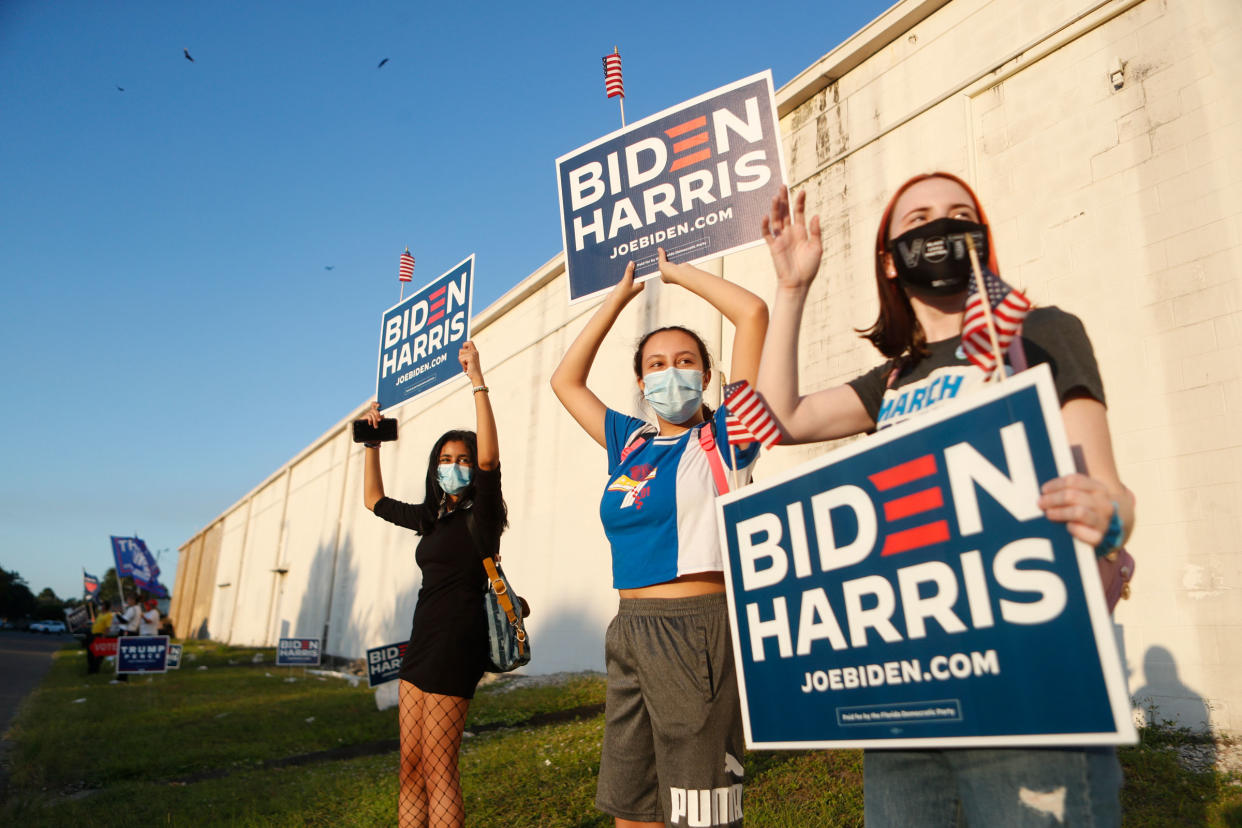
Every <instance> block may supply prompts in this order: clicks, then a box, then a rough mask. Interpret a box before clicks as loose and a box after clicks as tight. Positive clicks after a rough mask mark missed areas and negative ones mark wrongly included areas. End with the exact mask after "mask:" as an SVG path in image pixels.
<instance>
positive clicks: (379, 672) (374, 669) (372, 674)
mask: <svg viewBox="0 0 1242 828" xmlns="http://www.w3.org/2000/svg"><path fill="white" fill-rule="evenodd" d="M409 643H410V642H408V641H400V642H398V643H396V644H385V645H383V646H382V647H372V648H371V649H369V650H367V682H368V684H369V686H371V687H376V686H378V685H381V684H383V683H384V682H388V681H392V680H393V679H395V678H396V677H397V674H398V673H400V672H401V659H403V658H405V648H406V647H407V646H409Z"/></svg>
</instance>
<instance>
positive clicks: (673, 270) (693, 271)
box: [656, 247, 714, 287]
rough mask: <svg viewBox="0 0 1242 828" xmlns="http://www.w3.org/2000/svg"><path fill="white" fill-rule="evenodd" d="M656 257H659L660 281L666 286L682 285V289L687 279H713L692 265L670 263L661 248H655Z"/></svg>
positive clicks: (710, 275) (704, 271)
mask: <svg viewBox="0 0 1242 828" xmlns="http://www.w3.org/2000/svg"><path fill="white" fill-rule="evenodd" d="M656 255H657V256H658V257H659V261H660V281H662V282H665V283H666V284H670V285H682V286H683V287H684V286H685V284H686V281H687V280H688V279H693V278H695V277H696V276H706V277H708V278H714V277H713V276H712V274H710V273H708V272H707V271H706V270H701V269H699V268H697V267H695V266H694V265H689V264H678V263H677V262H670V261H669V260H668V254H667V253H665V252H664V248H663V247H657V248H656Z"/></svg>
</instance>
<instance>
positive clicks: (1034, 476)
mask: <svg viewBox="0 0 1242 828" xmlns="http://www.w3.org/2000/svg"><path fill="white" fill-rule="evenodd" d="M1073 470H1074V466H1073V461H1072V457H1071V452H1070V446H1069V445H1068V443H1067V441H1066V438H1065V434H1064V426H1063V424H1062V422H1061V416H1060V405H1059V404H1058V401H1057V395H1056V391H1055V389H1054V387H1053V384H1052V378H1051V375H1050V373H1049V372H1048V369H1047V367H1046V366H1038V367H1036V368H1034V369H1032V370H1029V371H1024V372H1022V373H1021V374H1018V375H1017V376H1015V377H1013V378H1012V379H1009V380H1007V381H1005V382H1004V383H1001V384H999V385H997V386H995V387H991V388H987V387H985V389H983V390H980V391H977V392H975V393H974V394H972V395H970V396H969V397H968V398H966V399H963V400H957V401H954V402H953V403H950V404H947V405H944V406H942V407H938V408H936V409H933V410H932V411H929V412H927V413H926V414H924V415H922V416H920V417H917V418H915V419H914V420H912V421H909V422H907V423H904V424H902V425H898V426H894V427H892V428H889V429H885V430H883V431H881V432H879V433H878V434H876V435H873V436H871V437H868V438H865V439H862V440H859V441H856V442H854V443H852V444H850V445H848V446H846V447H845V448H842V449H840V450H838V451H835V452H831V453H829V454H827V455H825V456H824V457H822V458H819V459H817V460H814V461H812V462H810V463H807V464H804V465H803V466H800V467H798V468H795V469H793V470H791V471H789V472H787V473H785V474H782V475H779V476H777V477H776V478H774V479H770V480H765V481H763V482H761V483H758V484H756V485H753V486H750V487H748V488H746V489H742V490H741V491H738V492H735V493H732V494H729V495H726V496H725V497H722V498H721V499H720V500H719V501H718V516H719V520H720V531H721V533H722V534H721V537H722V539H723V543H724V545H725V547H726V549H727V556H728V561H727V564H726V581H727V586H728V592H729V609H730V613H731V615H732V622H733V637H734V640H733V645H734V654H735V656H736V659H737V665H738V671H739V676H740V678H741V685H742V698H743V716H744V723H745V730H746V741H747V744H749V745H750V746H752V747H758V748H790V747H806V748H811V747H978V746H996V747H999V746H1015V745H1067V744H1075V745H1087V744H1116V743H1124V742H1130V741H1133V740H1134V738H1135V734H1134V728H1133V724H1132V722H1131V720H1130V710H1129V705H1128V703H1127V698H1126V691H1125V685H1124V682H1123V679H1122V673H1121V668H1120V664H1119V660H1118V656H1117V648H1116V642H1115V639H1114V637H1113V632H1112V625H1111V619H1110V618H1109V615H1108V610H1107V608H1106V606H1105V603H1104V597H1103V590H1102V587H1101V585H1100V578H1099V574H1098V570H1097V568H1096V562H1095V554H1094V550H1092V549H1090V548H1089V547H1087V546H1086V545H1084V544H1082V543H1079V542H1077V541H1075V540H1074V539H1073V538H1072V537H1071V536H1070V534H1069V532H1068V530H1067V529H1066V528H1065V526H1064V525H1063V524H1058V523H1053V522H1051V521H1049V520H1048V519H1047V518H1046V517H1044V514H1043V512H1042V511H1041V510H1040V508H1039V506H1038V505H1037V500H1038V498H1039V491H1040V486H1041V485H1042V484H1043V483H1044V482H1046V481H1048V480H1050V479H1052V478H1055V477H1058V476H1060V475H1062V474H1067V473H1070V472H1072V471H1073Z"/></svg>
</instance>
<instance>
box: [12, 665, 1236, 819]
mask: <svg viewBox="0 0 1242 828" xmlns="http://www.w3.org/2000/svg"><path fill="white" fill-rule="evenodd" d="M256 654H261V655H262V657H263V658H264V659H265V661H266V663H259V664H255V663H253V661H252V659H253V657H254V656H255V655H256ZM272 659H273V655H272V651H271V650H255V649H245V648H229V647H221V646H218V645H215V644H209V643H207V644H204V643H187V644H186V646H185V658H184V661H183V667H182V669H181V670H180V671H175V672H170V673H168V674H167V675H162V676H153V677H149V678H143V677H133V678H131V680H130V681H129V682H128V684H109V683H108V680H109V679H110V678H111V676H110V675H107V674H101V675H98V676H87V675H85V661H84V659H83V657H82V655H81V651H80V650H73V649H66V650H63V651H61V652H60V653H58V654H57V656H56V660H55V663H54V665H53V667H52V671H51V672H50V673H49V674H48V677H47V679H46V680H45V681H44V683H43V685H42V686H41V687H40V688H39V689H38V690H37V691H35V693H34V694H33V695H32V696H31V698H30V699H29V700H28V701H27V703H26V704H25V705H24V706H23V708H22V710H21V712H20V714H19V716H18V720H17V722H16V724H15V725H14V726H13V728H12V730H11V731H10V733H9V734H8V737H9V739H11V740H12V741H13V742H15V747H14V749H13V751H12V753H11V754H10V756H9V757H8V763H9V766H10V767H9V771H10V775H9V781H8V790H7V796H6V798H5V800H4V802H3V803H2V804H0V825H22V826H65V825H77V826H95V825H99V826H113V825H115V826H129V825H142V824H146V825H152V824H159V825H194V826H197V825H242V826H251V825H253V826H284V825H288V826H295V825H297V826H301V825H316V826H318V825H322V826H341V825H368V826H369V825H392V824H395V821H396V796H397V783H396V770H397V755H396V753H395V752H394V751H393V750H392V743H393V740H394V739H395V737H396V734H397V719H396V711H395V710H386V711H377V710H376V709H375V702H374V698H373V695H372V692H371V691H370V690H368V689H367V688H366V686H365V682H364V683H362V684H360V685H359V686H358V687H351V686H350V685H349V684H348V683H347V682H344V681H341V680H339V679H332V678H320V677H315V676H312V675H310V674H306V673H303V672H302V671H301V670H300V669H289V668H276V667H274V666H273V664H272ZM204 667H205V668H206V669H201V668H204ZM603 697H604V685H603V679H602V678H601V677H598V676H589V677H583V678H576V679H572V680H570V681H569V682H567V683H565V684H561V685H557V686H539V687H522V688H516V689H513V688H509V689H506V682H505V680H503V679H502V680H500V681H498V682H496V683H494V684H492V685H489V686H487V687H485V688H482V689H481V690H480V691H479V693H478V694H477V696H476V697H475V701H474V703H473V704H472V705H471V710H470V720H469V722H468V725H467V729H468V731H472V732H473V734H474V735H472V736H470V737H468V738H467V739H466V740H465V744H464V746H463V750H462V761H461V770H462V785H463V789H464V791H465V796H466V813H467V814H468V817H467V821H468V823H469V824H471V825H481V826H489V825H498V826H505V828H526V827H527V826H529V827H530V828H535V827H536V826H538V827H539V828H555V826H607V825H610V824H611V820H610V819H607V818H605V817H604V816H603V814H600V813H599V812H598V811H596V810H595V807H594V805H593V802H594V793H595V775H596V772H597V770H598V767H599V745H600V738H601V736H602V733H603V716H602V714H600V713H598V712H597V711H596V709H595V707H593V706H596V705H599V704H600V703H602V702H603ZM564 711H576V714H575V715H574V716H568V715H563V716H559V717H558V716H556V715H555V714H557V713H558V712H564ZM1143 736H1144V738H1143V742H1142V743H1141V744H1140V745H1138V746H1136V747H1134V748H1126V749H1124V750H1123V751H1122V753H1121V756H1122V763H1123V765H1124V766H1125V769H1126V778H1127V785H1126V789H1125V791H1124V793H1123V804H1124V806H1125V809H1126V819H1125V824H1126V825H1128V826H1131V825H1132V826H1157V825H1209V826H1230V825H1242V787H1240V786H1239V785H1237V784H1236V782H1237V780H1232V782H1231V780H1228V779H1226V778H1224V777H1223V776H1222V775H1220V774H1217V773H1214V772H1211V771H1207V772H1200V773H1194V772H1191V771H1187V770H1185V769H1183V768H1182V766H1181V765H1179V763H1178V761H1177V749H1178V747H1179V746H1181V745H1184V744H1188V743H1193V742H1194V741H1195V740H1196V737H1194V736H1193V735H1191V734H1188V733H1185V732H1181V731H1177V730H1174V729H1171V728H1148V729H1146V730H1145V731H1144V732H1143ZM325 751H331V753H329V754H326V755H325V754H324V753H323V752H325ZM291 758H292V759H294V761H292V762H291V761H288V760H290V759H291ZM746 780H747V786H746V822H747V824H748V825H751V826H791V828H793V827H794V826H797V828H802V826H835V825H861V824H862V761H861V755H860V754H859V753H858V752H857V751H844V750H843V751H813V752H768V751H765V752H755V753H751V754H749V755H748V756H747V759H746Z"/></svg>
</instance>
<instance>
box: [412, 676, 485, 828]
mask: <svg viewBox="0 0 1242 828" xmlns="http://www.w3.org/2000/svg"><path fill="white" fill-rule="evenodd" d="M398 698H399V700H400V713H399V716H398V723H399V726H400V728H401V771H400V776H399V783H400V790H399V793H398V796H397V816H398V822H399V824H400V826H401V828H460V826H462V825H463V824H465V819H466V814H465V809H464V807H463V805H462V799H461V777H460V776H459V774H458V772H457V754H458V752H459V751H460V750H461V734H462V731H463V730H465V727H466V711H467V710H469V708H470V699H463V698H460V697H458V696H442V695H439V694H438V693H424V692H423V691H422V690H419V689H418V688H417V687H415V686H414V685H413V684H411V683H410V682H408V681H405V680H401V684H400V689H399V692H398Z"/></svg>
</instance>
